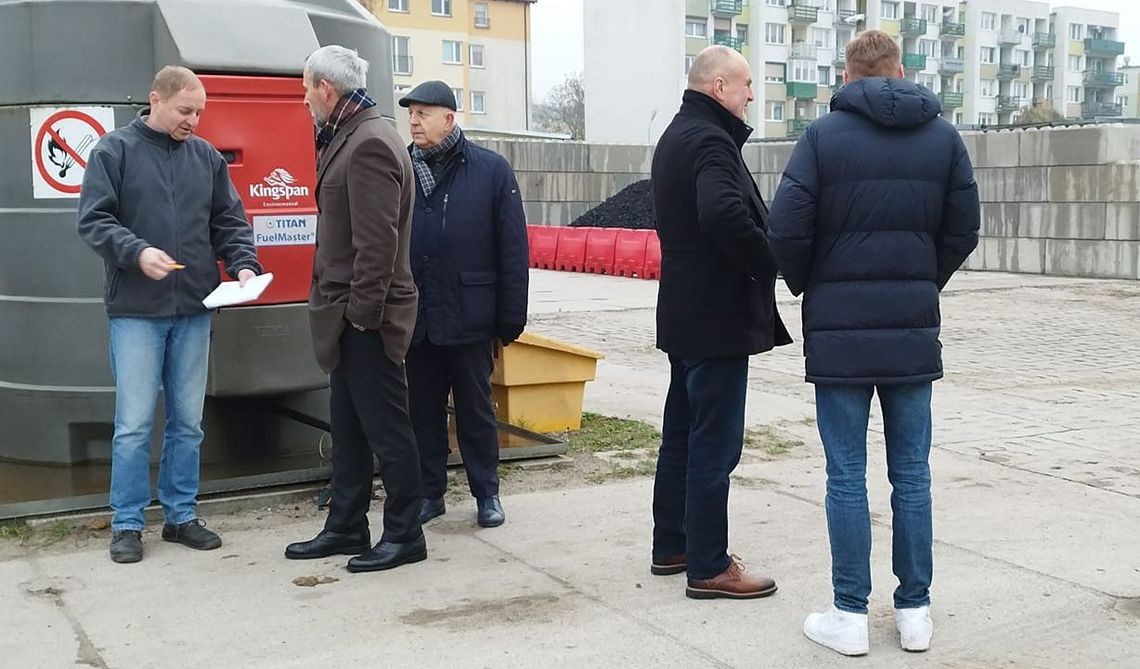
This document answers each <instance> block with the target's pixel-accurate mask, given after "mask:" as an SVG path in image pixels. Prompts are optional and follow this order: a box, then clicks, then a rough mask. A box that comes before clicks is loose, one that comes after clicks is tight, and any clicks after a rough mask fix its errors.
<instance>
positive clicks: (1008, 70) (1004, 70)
mask: <svg viewBox="0 0 1140 669" xmlns="http://www.w3.org/2000/svg"><path fill="white" fill-rule="evenodd" d="M1019 76H1021V66H1020V65H1011V64H1009V63H1002V64H1001V65H998V71H997V78H998V79H999V80H1001V81H1008V80H1009V79H1016V78H1018V77H1019Z"/></svg>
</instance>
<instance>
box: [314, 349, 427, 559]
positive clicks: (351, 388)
mask: <svg viewBox="0 0 1140 669" xmlns="http://www.w3.org/2000/svg"><path fill="white" fill-rule="evenodd" d="M330 381H331V384H332V390H331V398H330V400H329V414H330V418H331V422H332V439H333V449H332V467H333V480H332V498H331V499H330V501H329V517H328V520H327V521H326V522H325V529H328V530H334V531H336V532H355V531H357V530H362V529H366V528H367V527H368V515H367V514H368V506H369V503H370V501H371V499H372V472H373V462H372V456H373V455H375V456H376V458H377V459H378V460H379V461H380V481H381V482H382V483H383V484H384V492H385V499H384V535H383V537H382V538H381V541H395V542H404V541H412V540H414V539H417V538H419V537H420V535H421V534H422V530H421V529H420V523H419V503H420V462H419V453H418V451H417V450H416V438H415V435H414V434H413V432H412V425H411V422H410V421H409V419H408V386H407V381H406V380H405V378H404V366H403V365H401V364H397V363H395V362H392V360H391V359H389V358H388V355H387V354H386V353H385V352H384V343H383V341H382V340H381V338H380V335H379V334H377V333H375V332H360V331H358V330H356V329H355V328H353V327H345V329H344V333H343V334H342V335H341V337H340V363H339V364H338V365H337V368H336V369H334V370H333V372H332V375H331V378H330Z"/></svg>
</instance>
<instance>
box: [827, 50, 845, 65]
mask: <svg viewBox="0 0 1140 669" xmlns="http://www.w3.org/2000/svg"><path fill="white" fill-rule="evenodd" d="M831 64H832V65H833V66H835V69H837V70H843V69H846V68H847V52H846V51H844V50H843V49H836V50H835V60H833V61H831Z"/></svg>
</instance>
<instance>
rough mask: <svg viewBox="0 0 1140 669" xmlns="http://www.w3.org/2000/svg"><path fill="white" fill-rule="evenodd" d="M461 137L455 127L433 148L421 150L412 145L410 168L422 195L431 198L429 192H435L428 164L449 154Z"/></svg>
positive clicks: (432, 175)
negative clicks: (413, 171)
mask: <svg viewBox="0 0 1140 669" xmlns="http://www.w3.org/2000/svg"><path fill="white" fill-rule="evenodd" d="M462 137H463V131H462V130H460V129H459V126H458V125H456V126H455V127H453V128H452V129H451V133H450V134H449V135H448V136H447V137H444V138H443V141H442V142H440V143H439V144H436V145H435V146H431V147H428V148H426V149H421V148H420V147H418V146H415V145H414V144H413V145H412V167H414V168H415V169H416V176H417V177H418V178H419V180H420V186H421V187H422V188H423V189H424V195H427V196H428V197H431V192H432V191H433V190H435V174H433V173H432V171H431V166H430V165H428V163H429V162H435V161H436V160H438V159H439V158H442V157H443V156H446V155H447V154H448V153H450V152H451V150H452V149H454V148H455V146H456V145H457V144H459V140H460V139H461V138H462Z"/></svg>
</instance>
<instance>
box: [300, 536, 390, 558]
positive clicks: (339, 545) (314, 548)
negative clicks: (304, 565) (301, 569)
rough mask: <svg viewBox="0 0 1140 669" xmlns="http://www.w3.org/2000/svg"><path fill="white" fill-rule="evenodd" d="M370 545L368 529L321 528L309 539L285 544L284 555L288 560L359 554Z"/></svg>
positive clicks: (365, 550)
mask: <svg viewBox="0 0 1140 669" xmlns="http://www.w3.org/2000/svg"><path fill="white" fill-rule="evenodd" d="M370 546H371V541H370V538H369V536H368V530H364V531H363V532H352V533H347V534H346V533H343V532H333V531H332V530H321V533H320V534H318V535H317V536H316V537H314V538H313V539H312V540H310V541H299V542H297V543H295V544H289V545H288V546H286V547H285V557H286V558H288V559H290V560H314V559H317V558H323V557H328V556H330V555H360V554H361V553H365V552H367V551H368V548H369V547H370Z"/></svg>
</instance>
